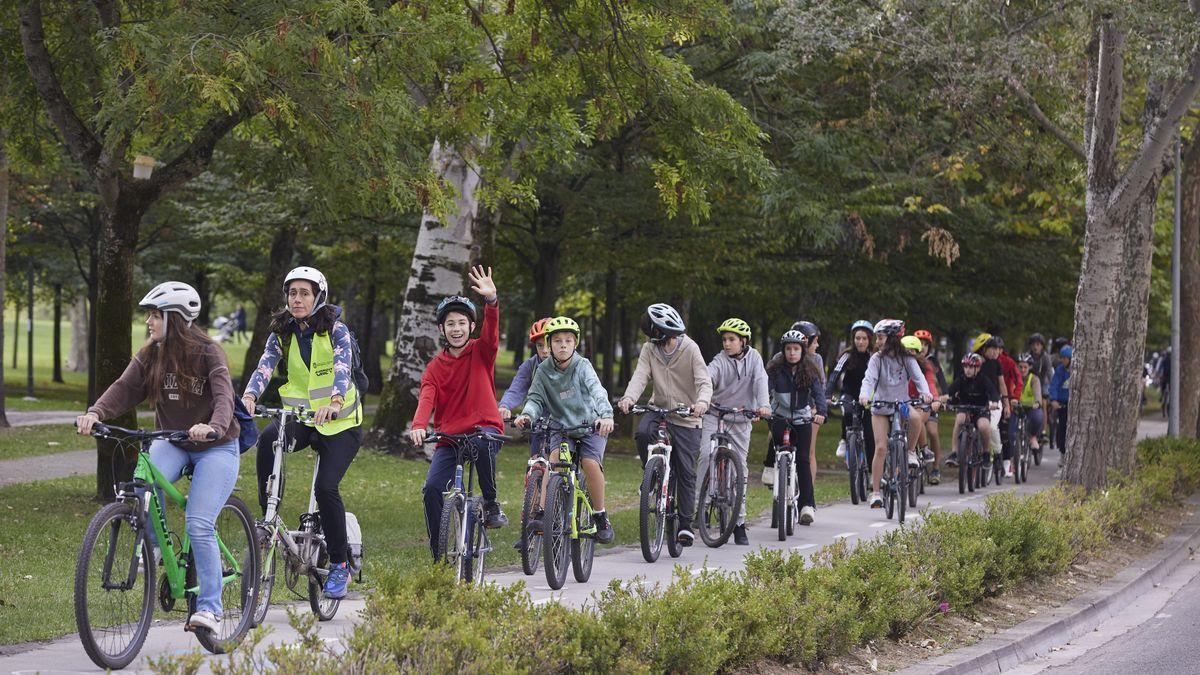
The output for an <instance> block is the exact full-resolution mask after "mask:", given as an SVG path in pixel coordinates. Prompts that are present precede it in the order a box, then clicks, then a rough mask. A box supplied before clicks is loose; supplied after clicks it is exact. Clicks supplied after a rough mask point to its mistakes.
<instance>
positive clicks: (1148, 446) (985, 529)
mask: <svg viewBox="0 0 1200 675" xmlns="http://www.w3.org/2000/svg"><path fill="white" fill-rule="evenodd" d="M1142 457H1143V460H1142V464H1141V466H1140V468H1139V472H1138V474H1137V476H1136V477H1135V478H1133V479H1129V480H1127V481H1125V484H1124V485H1122V486H1120V487H1118V488H1114V489H1112V490H1110V491H1109V492H1108V493H1106V494H1096V495H1093V496H1091V497H1088V496H1086V495H1085V494H1084V493H1083V492H1082V491H1076V490H1071V489H1068V488H1061V487H1056V488H1052V489H1050V490H1048V491H1045V492H1042V493H1038V494H1035V495H1031V496H1027V497H1017V496H1015V495H1013V494H1011V493H1003V494H997V495H994V496H992V497H991V498H989V500H988V504H987V508H986V510H985V512H984V513H978V512H975V511H967V512H965V513H962V514H947V513H928V514H926V518H925V522H924V523H923V524H921V525H920V526H918V527H905V528H901V529H900V530H895V531H892V532H889V533H888V534H887V535H886V536H884V537H882V538H880V539H877V540H874V541H870V542H864V543H861V544H860V545H858V546H857V547H854V548H850V547H849V546H848V545H847V544H846V543H845V541H840V542H838V543H836V544H832V545H830V546H827V547H825V548H824V549H822V550H821V551H820V552H818V553H817V554H815V555H814V556H813V557H812V559H811V560H810V561H806V560H805V558H804V557H803V556H799V555H790V554H785V553H783V552H781V551H760V552H757V553H754V554H751V555H749V556H747V557H746V566H745V570H744V571H742V572H738V573H722V572H716V571H711V570H707V571H703V572H698V573H695V574H692V573H689V572H688V571H686V570H683V569H682V568H679V569H677V571H676V574H675V578H674V580H673V582H672V583H671V584H670V585H669V586H667V587H666V588H663V589H659V588H647V587H645V586H643V585H642V584H640V583H638V582H637V581H633V582H627V583H624V584H622V583H618V582H614V583H613V584H612V585H610V586H609V587H608V588H607V589H605V590H604V591H603V592H602V593H601V594H600V596H599V598H598V600H597V602H596V603H595V605H594V606H592V607H589V608H586V609H582V610H574V609H569V608H565V607H563V606H561V605H558V604H549V605H545V606H533V605H532V603H531V602H530V599H529V596H528V594H526V593H525V592H524V587H523V586H522V585H521V584H517V585H515V586H512V587H506V588H502V587H497V586H492V585H487V586H484V587H477V586H467V585H461V584H457V583H455V582H454V581H453V580H452V575H451V574H450V572H449V571H448V570H447V569H444V568H442V567H430V568H423V569H421V570H418V571H417V572H415V573H412V574H409V575H404V576H402V575H399V574H396V573H394V572H385V573H384V574H383V576H382V578H381V580H380V583H379V584H378V586H377V588H376V591H375V593H374V594H372V595H371V596H370V597H369V599H368V603H367V609H366V614H365V616H364V620H363V621H362V622H361V623H359V624H358V625H357V626H356V627H355V629H354V631H353V633H352V634H351V635H350V636H349V638H348V645H347V649H346V651H345V652H342V653H339V654H333V653H331V652H328V651H327V650H326V648H325V647H324V645H323V644H322V643H320V641H319V640H314V639H312V638H311V636H312V635H315V633H312V632H311V631H308V632H306V629H305V627H304V626H301V627H300V629H301V633H302V635H308V636H309V637H306V638H305V639H306V640H307V641H308V642H307V643H306V644H307V647H306V648H305V649H295V648H286V647H280V648H274V649H271V650H270V651H269V652H268V657H267V661H268V662H269V663H261V664H259V665H260V666H261V667H263V668H267V669H280V670H283V671H287V672H325V671H328V672H365V671H369V672H376V671H382V672H432V671H437V672H480V671H487V672H531V671H535V672H644V673H649V672H664V671H666V672H681V673H691V672H696V673H711V672H717V671H727V670H734V669H737V668H739V667H743V666H747V665H751V664H753V663H755V662H757V661H760V660H762V659H779V660H782V661H784V662H788V663H799V664H805V665H813V664H815V663H817V662H819V661H821V660H822V659H824V658H827V657H829V656H833V655H836V654H840V653H844V652H845V651H846V650H848V649H850V648H852V647H854V646H856V645H859V644H862V643H864V642H866V641H869V640H874V639H878V638H882V637H885V636H891V637H898V636H901V635H903V634H905V633H906V632H908V631H909V630H911V629H912V628H913V626H915V625H916V624H918V623H920V622H922V621H924V620H926V619H928V618H930V617H931V616H933V615H934V614H936V613H938V612H939V611H944V610H940V609H939V605H942V603H945V605H948V606H949V608H950V610H952V611H966V610H969V608H970V606H971V605H972V604H974V603H976V602H978V601H979V600H981V599H983V598H984V597H987V596H990V595H995V594H998V593H1001V592H1004V591H1005V590H1007V589H1009V588H1011V587H1012V586H1013V585H1015V584H1017V583H1020V582H1023V581H1026V580H1029V579H1036V578H1040V577H1044V576H1048V575H1053V574H1057V573H1060V572H1063V571H1065V570H1066V569H1067V567H1068V566H1069V565H1070V564H1071V563H1072V562H1074V561H1076V560H1078V559H1079V558H1080V557H1081V556H1087V555H1090V554H1092V553H1093V552H1095V551H1097V550H1098V549H1099V548H1101V547H1102V546H1104V545H1105V543H1106V542H1107V541H1108V540H1109V539H1110V538H1111V537H1117V536H1122V535H1123V534H1126V533H1127V532H1129V531H1130V528H1132V527H1136V525H1137V524H1138V523H1140V522H1144V518H1145V517H1146V516H1147V515H1148V514H1151V513H1153V512H1154V511H1155V510H1157V509H1161V508H1163V507H1164V506H1166V505H1169V504H1173V503H1177V502H1178V501H1179V500H1181V499H1182V498H1183V497H1185V496H1186V495H1188V494H1190V493H1191V492H1192V491H1193V490H1195V489H1197V488H1200V445H1197V444H1196V443H1195V442H1194V441H1174V442H1167V441H1158V440H1156V441H1149V442H1147V443H1145V444H1144V445H1143V446H1142ZM806 563H807V564H806ZM293 621H295V619H293ZM310 623H311V622H310ZM250 658H252V657H250V656H249V655H248V654H247V653H245V652H239V654H238V655H235V657H234V658H233V660H232V664H233V667H234V668H235V669H236V668H238V667H240V665H241V664H244V663H246V660H247V659H250ZM175 663H182V661H177V660H166V661H163V662H160V663H158V664H156V668H158V669H159V670H160V672H167V671H170V670H171V669H172V668H174V667H175V666H174V665H173V664H175Z"/></svg>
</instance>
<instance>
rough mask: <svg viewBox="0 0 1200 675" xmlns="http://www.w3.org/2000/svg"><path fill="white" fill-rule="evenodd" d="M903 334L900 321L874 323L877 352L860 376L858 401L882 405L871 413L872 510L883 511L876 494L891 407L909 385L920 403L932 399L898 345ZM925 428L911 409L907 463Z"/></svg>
mask: <svg viewBox="0 0 1200 675" xmlns="http://www.w3.org/2000/svg"><path fill="white" fill-rule="evenodd" d="M903 335H904V322H903V321H900V320H899V319H883V320H882V321H880V322H879V323H877V324H875V346H876V348H877V350H878V351H876V352H875V353H874V354H872V355H871V361H870V362H869V363H868V364H867V374H866V375H864V376H863V383H862V389H861V390H860V391H859V395H858V402H859V403H860V404H861V405H862V406H863V407H864V408H865V407H867V406H870V405H871V403H872V402H873V401H878V402H880V403H881V404H884V405H881V406H880V407H878V408H872V410H871V426H872V427H873V431H874V432H875V457H874V459H873V461H872V463H871V483H872V486H871V487H872V491H871V508H873V509H878V508H883V496H882V495H880V493H879V479H880V478H882V477H883V460H884V457H885V456H886V455H887V441H888V433H889V431H890V426H891V425H890V423H889V421H888V418H889V417H891V416H892V415H893V414H896V413H897V412H899V411H897V410H896V407H895V406H894V405H887V404H891V403H895V402H897V401H907V400H908V399H909V396H908V383H909V382H912V383H914V384H916V386H917V392H918V393H919V394H920V396H921V400H922V401H924V402H925V403H929V402H930V401H932V400H933V396H932V394H931V393H930V391H929V385H928V384H926V383H925V373H923V372H921V365H920V364H919V363H917V359H916V357H915V356H913V355H912V354H909V353H908V351H907V350H905V349H904V346H903V345H902V344H900V338H901V336H903ZM924 425H925V414H924V413H923V412H922V411H920V410H918V409H916V408H912V409H910V411H909V415H908V448H907V450H908V463H909V464H910V465H913V464H916V463H917V453H916V452H915V450H916V447H917V437H919V436H920V435H921V427H923V426H924Z"/></svg>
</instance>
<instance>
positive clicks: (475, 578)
mask: <svg viewBox="0 0 1200 675" xmlns="http://www.w3.org/2000/svg"><path fill="white" fill-rule="evenodd" d="M473 514H474V515H472V516H471V518H469V519H468V520H467V522H468V524H469V525H468V527H470V530H469V531H468V533H467V534H468V535H470V541H471V557H470V558H469V562H470V563H471V565H470V567H471V578H470V580H469V581H471V582H473V583H476V584H482V583H483V582H484V577H485V575H486V571H487V554H488V551H489V550H491V547H492V544H491V537H490V536H489V535H488V532H487V527H485V526H484V525H483V521H484V513H483V502H482V501H476V502H475V510H474V512H473Z"/></svg>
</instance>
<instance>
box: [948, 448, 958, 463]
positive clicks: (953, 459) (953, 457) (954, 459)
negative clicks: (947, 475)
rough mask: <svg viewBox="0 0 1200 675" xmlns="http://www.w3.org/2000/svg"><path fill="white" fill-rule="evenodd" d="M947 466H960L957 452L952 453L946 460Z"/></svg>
mask: <svg viewBox="0 0 1200 675" xmlns="http://www.w3.org/2000/svg"><path fill="white" fill-rule="evenodd" d="M946 466H958V452H957V451H956V452H952V453H950V456H949V457H947V458H946Z"/></svg>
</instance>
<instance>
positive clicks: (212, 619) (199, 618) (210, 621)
mask: <svg viewBox="0 0 1200 675" xmlns="http://www.w3.org/2000/svg"><path fill="white" fill-rule="evenodd" d="M220 627H221V620H220V619H218V618H217V615H216V614H213V613H212V612H210V611H208V610H201V611H199V612H196V613H195V614H193V615H192V618H190V619H188V624H187V630H196V629H197V628H204V629H205V630H209V631H216V630H217V629H218V628H220Z"/></svg>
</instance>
